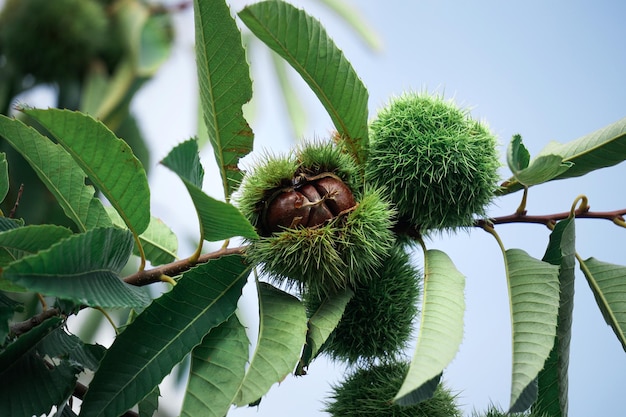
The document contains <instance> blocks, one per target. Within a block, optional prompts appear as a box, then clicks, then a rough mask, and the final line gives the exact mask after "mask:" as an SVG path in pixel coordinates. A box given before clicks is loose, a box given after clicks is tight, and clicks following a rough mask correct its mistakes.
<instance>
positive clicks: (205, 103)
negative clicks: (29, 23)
mask: <svg viewBox="0 0 626 417" xmlns="http://www.w3.org/2000/svg"><path fill="white" fill-rule="evenodd" d="M193 3H194V21H195V29H196V31H195V33H196V61H197V68H198V81H199V83H200V102H201V104H202V110H203V113H204V121H205V124H206V127H207V131H208V135H209V139H210V141H211V145H212V146H213V153H214V154H215V159H216V161H217V166H218V167H219V169H220V173H221V176H222V185H223V189H224V195H225V197H226V198H227V199H228V198H229V197H230V195H231V193H232V192H233V191H234V190H235V189H236V188H237V187H238V186H239V183H240V182H241V178H242V177H243V175H242V173H241V170H240V169H239V167H238V166H237V164H238V163H239V159H240V158H242V157H243V156H245V155H247V154H248V153H250V151H251V150H252V144H253V136H254V135H253V133H252V129H251V128H250V126H249V125H248V123H247V122H246V120H245V119H244V117H243V111H242V109H241V107H242V106H243V105H244V104H245V103H247V102H248V101H250V99H251V98H252V81H251V80H250V74H249V68H248V63H247V62H246V56H245V51H244V49H243V46H242V43H241V34H240V32H239V29H238V28H237V25H236V24H235V20H234V19H233V18H232V16H231V14H230V10H229V8H228V6H227V5H226V3H225V2H224V1H223V0H208V1H199V0H194V2H193Z"/></svg>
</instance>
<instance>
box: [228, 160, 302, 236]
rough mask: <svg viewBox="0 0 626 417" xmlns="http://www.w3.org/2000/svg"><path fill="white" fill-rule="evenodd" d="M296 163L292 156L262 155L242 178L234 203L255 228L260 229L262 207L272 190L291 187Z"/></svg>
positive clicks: (296, 167)
mask: <svg viewBox="0 0 626 417" xmlns="http://www.w3.org/2000/svg"><path fill="white" fill-rule="evenodd" d="M297 169H298V161H297V160H296V158H295V156H294V155H293V154H289V155H271V154H267V155H264V157H263V161H262V162H258V163H257V164H256V166H255V167H254V168H253V169H252V170H250V171H249V172H248V173H246V175H245V176H244V178H243V180H242V183H241V186H240V187H239V190H238V192H237V193H236V194H235V195H234V198H235V203H236V204H237V206H238V207H239V209H240V210H241V212H242V213H243V214H244V215H245V216H246V217H247V218H248V220H250V223H252V225H253V226H255V227H257V228H258V227H260V223H261V220H260V216H261V212H262V211H263V205H264V204H265V202H266V201H267V199H268V198H269V197H270V196H271V194H272V193H273V191H274V190H276V189H278V188H282V187H288V186H290V185H291V180H292V179H293V175H294V172H296V170H297Z"/></svg>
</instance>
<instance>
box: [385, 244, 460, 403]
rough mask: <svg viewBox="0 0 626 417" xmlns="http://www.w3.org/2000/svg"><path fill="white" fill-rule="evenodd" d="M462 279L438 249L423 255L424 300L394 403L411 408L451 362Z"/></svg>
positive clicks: (455, 346)
mask: <svg viewBox="0 0 626 417" xmlns="http://www.w3.org/2000/svg"><path fill="white" fill-rule="evenodd" d="M464 291H465V277H464V276H463V275H462V274H461V273H460V272H459V271H458V270H457V269H456V267H455V266H454V264H453V263H452V261H451V260H450V258H449V257H448V255H446V254H445V253H443V252H441V251H439V250H428V251H426V253H425V254H424V300H423V302H422V313H421V319H420V330H419V334H418V336H417V346H416V347H415V352H414V353H413V360H412V361H411V366H410V367H409V372H408V374H407V376H406V378H405V379H404V382H403V383H402V386H401V387H400V390H399V391H398V393H397V394H396V397H395V398H394V402H396V403H401V404H403V405H410V404H412V403H410V400H411V399H412V398H417V397H415V395H414V394H413V393H414V392H415V391H416V390H418V389H420V387H422V385H424V384H426V383H428V382H429V381H432V380H433V378H435V377H436V376H437V375H439V374H441V372H442V371H443V370H444V368H445V367H446V366H448V364H449V363H450V362H451V361H452V359H454V356H455V355H456V353H457V351H458V350H459V346H460V344H461V341H462V340H463V316H464V313H465V292H464Z"/></svg>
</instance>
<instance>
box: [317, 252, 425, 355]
mask: <svg viewBox="0 0 626 417" xmlns="http://www.w3.org/2000/svg"><path fill="white" fill-rule="evenodd" d="M372 275H373V276H372V277H371V279H368V280H366V283H365V284H363V285H361V286H359V287H356V288H355V289H354V295H353V297H352V298H351V300H350V301H349V302H348V304H347V305H346V308H345V310H344V313H343V316H342V318H341V321H340V322H339V324H338V325H337V327H336V328H335V330H334V331H333V332H332V333H331V335H330V337H329V338H328V339H327V341H326V343H324V345H323V346H322V348H321V352H322V353H325V354H327V355H329V356H331V357H332V358H333V359H338V360H345V361H348V362H349V363H357V362H358V363H366V362H367V363H371V362H373V361H375V360H376V359H388V358H393V357H395V356H396V355H398V354H399V353H401V352H402V350H403V349H404V348H405V347H406V345H407V343H408V341H409V339H410V336H411V334H412V329H413V325H414V319H415V316H416V314H417V310H418V309H417V303H418V297H419V293H420V283H421V280H422V275H421V272H420V271H419V270H418V269H417V268H416V267H415V266H413V265H412V264H411V261H410V258H409V255H408V254H407V252H406V251H405V250H404V248H403V247H402V246H401V245H394V247H393V248H392V249H391V251H390V253H389V256H388V257H387V258H385V260H384V261H383V265H382V266H381V268H379V269H378V270H377V271H373V272H372ZM305 302H306V304H307V309H308V310H309V311H316V310H317V308H318V307H319V305H320V302H321V301H320V300H319V299H316V298H315V297H309V296H307V297H305Z"/></svg>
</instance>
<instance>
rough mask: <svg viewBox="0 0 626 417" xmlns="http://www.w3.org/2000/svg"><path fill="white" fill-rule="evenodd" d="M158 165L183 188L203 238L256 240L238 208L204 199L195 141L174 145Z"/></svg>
mask: <svg viewBox="0 0 626 417" xmlns="http://www.w3.org/2000/svg"><path fill="white" fill-rule="evenodd" d="M161 163H162V164H163V165H164V166H166V167H168V168H169V169H171V170H172V171H174V173H176V174H177V175H178V176H179V177H180V179H181V180H183V183H184V184H185V187H187V191H188V192H189V195H190V196H191V200H192V201H193V205H194V207H195V208H196V212H197V214H198V220H199V221H200V233H201V235H202V237H203V239H205V240H208V241H219V240H224V239H229V238H231V237H234V236H241V237H247V238H250V239H256V238H258V235H257V233H256V230H255V229H254V227H253V226H252V224H250V222H249V221H248V220H247V219H246V218H245V217H244V215H243V214H241V212H240V211H239V209H237V208H236V207H235V206H233V205H232V204H229V203H225V202H223V201H220V200H216V199H214V198H213V197H210V196H208V195H207V194H205V193H204V192H203V191H202V189H201V188H200V187H201V183H202V178H203V175H204V170H203V169H202V166H201V165H200V162H199V159H198V145H197V142H196V141H195V140H188V141H186V142H183V143H181V144H180V145H178V146H176V147H175V148H174V149H172V151H171V152H170V153H169V154H168V155H167V156H166V157H165V158H164V159H163V160H162V161H161ZM197 183H199V185H198V184H197Z"/></svg>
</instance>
